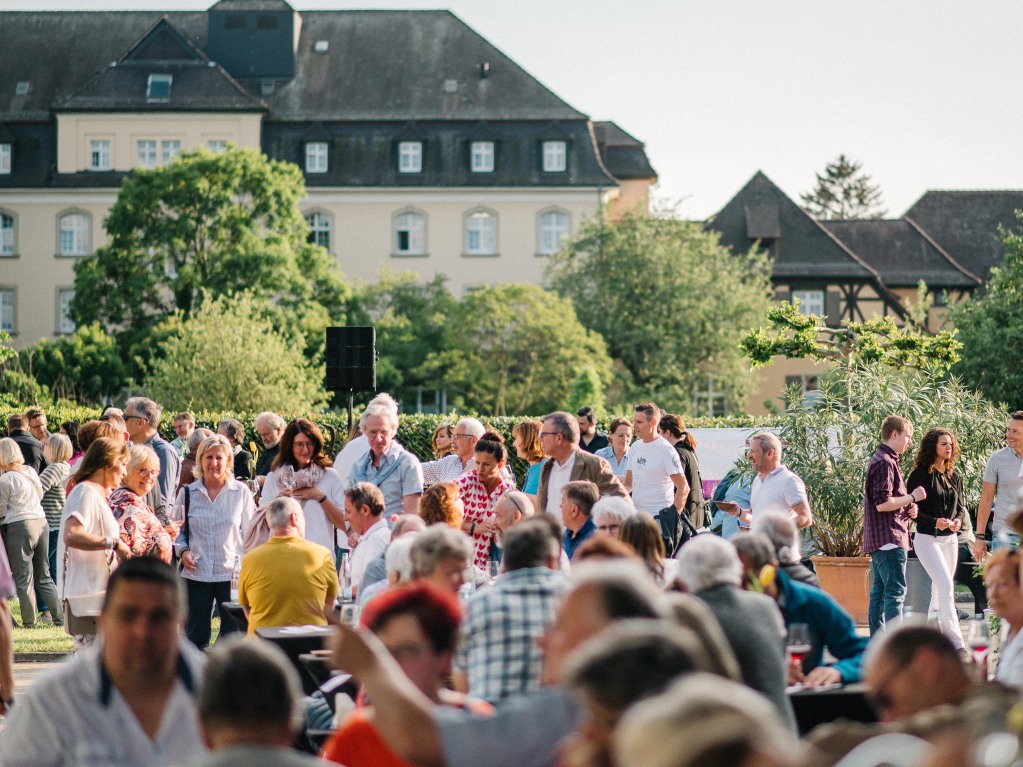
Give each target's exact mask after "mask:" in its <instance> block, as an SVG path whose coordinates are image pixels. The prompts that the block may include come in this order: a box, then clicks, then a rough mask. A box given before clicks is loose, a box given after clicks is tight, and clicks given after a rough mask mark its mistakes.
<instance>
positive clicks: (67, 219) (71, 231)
mask: <svg viewBox="0 0 1023 767" xmlns="http://www.w3.org/2000/svg"><path fill="white" fill-rule="evenodd" d="M90 244H91V243H90V237H89V217H88V216H87V215H85V214H84V213H65V214H64V215H63V216H61V217H60V254H61V255H62V256H87V255H89V250H90Z"/></svg>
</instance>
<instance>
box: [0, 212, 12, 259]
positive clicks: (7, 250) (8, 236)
mask: <svg viewBox="0 0 1023 767" xmlns="http://www.w3.org/2000/svg"><path fill="white" fill-rule="evenodd" d="M13 255H14V216H11V215H9V214H7V213H3V212H2V211H0V256H13Z"/></svg>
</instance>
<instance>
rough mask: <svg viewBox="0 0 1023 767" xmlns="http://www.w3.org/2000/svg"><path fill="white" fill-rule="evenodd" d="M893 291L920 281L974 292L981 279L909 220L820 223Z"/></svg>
mask: <svg viewBox="0 0 1023 767" xmlns="http://www.w3.org/2000/svg"><path fill="white" fill-rule="evenodd" d="M820 223H821V225H822V226H824V227H825V228H826V229H828V230H829V231H830V232H831V233H832V234H834V235H835V236H836V237H838V239H839V240H841V241H842V242H843V243H844V244H845V245H846V246H847V247H848V248H849V249H850V250H852V251H853V252H854V253H856V255H857V256H859V257H860V258H862V259H863V260H864V261H866V262H867V263H868V264H869V265H870V266H872V267H873V268H874V269H875V270H876V271H877V272H878V273H879V274H880V275H881V279H882V280H883V281H884V283H885V284H886V285H888V286H889V287H893V288H898V287H913V286H915V285H916V284H917V283H918V282H919V281H920V280H923V281H924V282H926V283H927V285H928V287H930V288H937V289H941V288H959V289H973V288H976V287H979V285H980V282H981V281H980V279H979V278H978V277H977V276H976V275H973V274H970V273H969V272H968V271H967V270H965V269H964V268H963V267H961V266H960V265H959V264H957V263H956V262H955V261H954V260H953V259H952V258H950V257H949V255H948V254H947V253H945V252H944V251H943V250H942V249H941V248H940V247H938V246H937V245H936V244H935V243H934V242H933V241H931V240H930V239H929V238H928V237H927V235H926V234H925V233H924V232H923V231H921V230H920V228H919V227H918V226H916V224H914V223H913V222H912V221H907V220H904V219H899V220H862V221H821V222H820Z"/></svg>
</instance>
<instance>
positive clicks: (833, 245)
mask: <svg viewBox="0 0 1023 767" xmlns="http://www.w3.org/2000/svg"><path fill="white" fill-rule="evenodd" d="M705 225H706V226H707V227H708V228H709V229H713V230H715V231H717V232H720V233H721V242H722V244H724V245H727V246H728V247H730V248H732V250H734V251H735V252H736V253H745V252H746V251H747V250H749V248H750V246H751V245H752V244H753V243H754V242H755V241H756V240H763V239H773V240H774V242H773V243H772V245H771V256H772V260H773V264H772V267H771V271H772V274H773V276H774V278H775V279H776V280H777V279H782V280H784V279H790V278H796V279H800V278H801V279H808V280H812V279H853V280H866V281H877V280H878V274H877V272H876V271H875V270H874V269H873V268H871V267H870V266H869V265H867V264H866V263H865V262H864V261H863V260H862V259H860V258H858V257H857V256H856V254H855V253H853V252H852V251H851V250H849V248H847V247H846V246H845V245H843V244H842V243H841V241H839V240H838V238H836V237H835V236H834V235H833V234H831V233H830V232H829V231H828V230H827V229H825V228H824V227H822V226H821V225H820V224H819V223H818V222H817V221H816V220H815V219H814V218H813V217H812V216H810V215H809V214H807V213H806V211H804V210H803V209H802V208H800V207H799V206H798V205H796V204H795V203H794V202H792V200H790V199H789V198H788V196H787V195H786V194H785V193H784V192H783V191H782V190H781V189H779V188H778V187H777V186H776V185H775V184H774V182H772V181H771V180H770V179H769V178H768V177H767V176H765V175H764V174H763V172H761V171H757V173H756V175H755V176H753V178H751V179H750V180H749V182H748V183H747V184H746V186H744V187H743V188H742V189H741V190H740V191H739V193H738V194H736V195H735V197H733V198H732V199H731V200H730V201H729V202H728V204H726V205H725V207H724V208H722V209H721V210H720V211H719V212H718V213H717V214H716V215H715V216H714V217H713V218H711V219H709V220H708V221H707V222H706V224H705ZM774 232H778V234H777V235H775V236H774V237H771V235H772V234H774Z"/></svg>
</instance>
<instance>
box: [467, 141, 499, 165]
mask: <svg viewBox="0 0 1023 767" xmlns="http://www.w3.org/2000/svg"><path fill="white" fill-rule="evenodd" d="M471 164H472V172H473V173H492V172H493V170H494V142H493V141H473V142H472V152H471Z"/></svg>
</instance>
